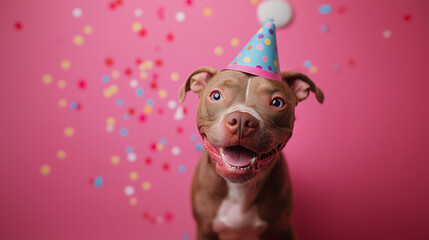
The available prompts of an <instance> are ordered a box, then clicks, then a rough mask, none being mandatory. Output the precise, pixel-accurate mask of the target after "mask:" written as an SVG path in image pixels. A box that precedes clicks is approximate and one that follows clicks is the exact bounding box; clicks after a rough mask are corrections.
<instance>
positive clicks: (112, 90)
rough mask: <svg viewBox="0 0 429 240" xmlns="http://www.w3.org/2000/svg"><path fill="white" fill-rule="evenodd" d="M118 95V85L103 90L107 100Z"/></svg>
mask: <svg viewBox="0 0 429 240" xmlns="http://www.w3.org/2000/svg"><path fill="white" fill-rule="evenodd" d="M116 93H118V87H117V86H116V85H111V86H109V87H107V88H106V89H104V90H103V95H104V97H106V98H110V97H111V96H113V95H115V94H116Z"/></svg>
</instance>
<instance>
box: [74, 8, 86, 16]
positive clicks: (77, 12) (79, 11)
mask: <svg viewBox="0 0 429 240" xmlns="http://www.w3.org/2000/svg"><path fill="white" fill-rule="evenodd" d="M72 15H73V17H75V18H81V17H82V15H83V11H82V9H80V8H73V10H72Z"/></svg>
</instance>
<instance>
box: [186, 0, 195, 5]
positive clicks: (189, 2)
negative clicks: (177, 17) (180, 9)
mask: <svg viewBox="0 0 429 240" xmlns="http://www.w3.org/2000/svg"><path fill="white" fill-rule="evenodd" d="M185 4H186V5H188V6H192V4H194V1H193V0H185Z"/></svg>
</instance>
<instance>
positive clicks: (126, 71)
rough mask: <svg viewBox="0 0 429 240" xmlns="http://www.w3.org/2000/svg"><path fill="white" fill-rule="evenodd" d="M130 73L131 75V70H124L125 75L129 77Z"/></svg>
mask: <svg viewBox="0 0 429 240" xmlns="http://www.w3.org/2000/svg"><path fill="white" fill-rule="evenodd" d="M132 73H133V70H131V68H126V69H125V75H127V76H131V74H132Z"/></svg>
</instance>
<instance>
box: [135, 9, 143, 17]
mask: <svg viewBox="0 0 429 240" xmlns="http://www.w3.org/2000/svg"><path fill="white" fill-rule="evenodd" d="M134 16H136V17H138V18H139V17H141V16H143V10H142V9H140V8H136V9H135V10H134Z"/></svg>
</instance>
